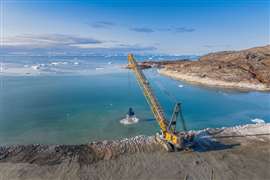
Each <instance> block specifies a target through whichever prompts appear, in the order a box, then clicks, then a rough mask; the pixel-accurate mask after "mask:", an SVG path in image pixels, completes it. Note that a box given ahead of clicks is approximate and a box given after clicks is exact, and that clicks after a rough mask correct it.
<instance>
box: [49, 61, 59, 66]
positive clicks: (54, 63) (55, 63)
mask: <svg viewBox="0 0 270 180" xmlns="http://www.w3.org/2000/svg"><path fill="white" fill-rule="evenodd" d="M58 64H59V62H52V63H51V65H54V66H57V65H58Z"/></svg>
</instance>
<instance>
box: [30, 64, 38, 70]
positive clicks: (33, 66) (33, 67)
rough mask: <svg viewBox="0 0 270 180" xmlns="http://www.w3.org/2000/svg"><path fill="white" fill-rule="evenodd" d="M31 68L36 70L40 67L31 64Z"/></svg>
mask: <svg viewBox="0 0 270 180" xmlns="http://www.w3.org/2000/svg"><path fill="white" fill-rule="evenodd" d="M31 68H32V69H34V70H38V69H39V68H40V65H32V66H31Z"/></svg>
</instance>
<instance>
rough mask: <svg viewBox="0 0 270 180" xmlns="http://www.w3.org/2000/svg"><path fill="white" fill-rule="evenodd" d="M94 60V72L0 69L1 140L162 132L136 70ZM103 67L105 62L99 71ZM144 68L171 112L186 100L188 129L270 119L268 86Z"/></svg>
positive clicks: (77, 139) (66, 140)
mask: <svg viewBox="0 0 270 180" xmlns="http://www.w3.org/2000/svg"><path fill="white" fill-rule="evenodd" d="M79 60H80V59H79ZM79 60H78V59H76V61H79ZM94 60H95V63H94V64H96V65H95V66H91V67H93V68H92V71H91V70H89V71H90V72H93V73H89V74H87V75H74V74H72V75H67V74H65V75H51V76H17V77H8V76H0V78H1V84H0V85H1V88H0V144H24V143H46V144H56V143H57V144H59V143H60V144H74V143H76V144H78V143H86V142H89V141H92V140H100V139H114V138H120V137H129V136H134V135H139V134H146V135H150V134H155V132H156V131H158V130H159V127H158V125H157V123H156V121H155V120H154V119H153V116H152V114H151V112H150V109H149V107H148V105H147V103H146V101H145V99H144V97H143V95H142V92H141V90H140V89H139V87H138V85H137V82H136V80H135V78H134V76H133V74H132V73H129V72H128V70H125V69H122V68H121V67H120V65H122V64H123V63H124V62H125V61H124V59H122V60H121V61H119V62H116V61H114V59H104V58H103V59H102V58H101V60H100V61H97V60H96V59H94ZM107 61H108V62H110V61H112V62H113V64H114V65H115V66H113V68H111V64H107ZM106 64H107V65H106ZM82 66H83V65H82ZM96 67H102V68H104V69H99V70H98V73H96V71H97V70H95V68H96ZM145 73H146V76H147V78H148V79H149V81H150V83H151V86H152V87H153V89H154V91H155V93H156V95H157V97H158V99H159V100H160V103H161V105H162V106H163V108H164V110H165V113H166V115H167V117H168V118H169V117H170V115H171V113H172V108H173V105H174V104H173V103H174V101H175V100H178V101H180V102H181V103H182V105H183V106H182V108H183V115H184V119H185V120H186V124H187V127H188V128H189V129H202V128H207V127H223V126H233V125H238V124H246V123H253V122H252V121H251V120H252V119H255V118H259V119H263V120H265V121H266V122H270V95H269V93H262V92H237V91H223V90H220V89H213V88H212V89H211V88H205V87H199V86H194V85H188V84H186V83H183V82H179V81H175V80H171V79H169V78H167V77H162V76H160V75H159V74H157V72H156V70H155V69H151V70H146V72H145ZM179 85H180V86H179ZM168 94H169V95H168ZM173 96H175V97H173ZM129 107H132V108H133V109H134V111H135V114H136V116H137V117H138V118H139V119H140V121H139V123H137V124H133V125H129V126H125V125H123V124H121V123H119V120H121V119H123V118H124V117H125V116H126V113H127V111H128V108H129Z"/></svg>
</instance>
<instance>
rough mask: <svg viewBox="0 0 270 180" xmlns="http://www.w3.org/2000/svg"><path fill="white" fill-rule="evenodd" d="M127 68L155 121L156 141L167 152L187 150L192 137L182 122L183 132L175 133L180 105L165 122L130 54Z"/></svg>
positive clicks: (161, 110)
mask: <svg viewBox="0 0 270 180" xmlns="http://www.w3.org/2000/svg"><path fill="white" fill-rule="evenodd" d="M128 68H129V69H131V70H132V71H133V72H134V74H135V76H136V79H137V81H138V84H139V86H140V88H141V89H142V91H143V93H144V96H145V98H146V100H147V102H148V104H149V106H150V108H151V110H152V112H153V114H154V117H155V119H156V120H157V122H158V124H159V126H160V129H161V134H157V136H156V139H157V141H158V142H159V143H161V144H162V145H163V146H164V147H165V148H166V150H167V151H172V150H181V149H188V148H189V147H190V146H192V141H193V137H194V135H193V134H192V133H188V132H186V127H185V123H184V120H183V119H181V120H182V125H183V128H184V131H183V132H176V119H177V116H178V114H179V113H181V107H180V103H176V105H175V107H174V111H173V115H172V118H171V120H170V122H168V121H167V120H166V117H165V115H164V112H163V109H162V107H161V106H160V104H159V102H158V100H157V98H156V97H155V95H154V93H153V91H152V90H151V87H150V85H149V82H148V81H147V79H146V77H145V76H144V74H143V72H142V68H141V67H140V66H139V65H138V63H137V62H136V60H135V59H134V57H133V55H132V54H129V55H128Z"/></svg>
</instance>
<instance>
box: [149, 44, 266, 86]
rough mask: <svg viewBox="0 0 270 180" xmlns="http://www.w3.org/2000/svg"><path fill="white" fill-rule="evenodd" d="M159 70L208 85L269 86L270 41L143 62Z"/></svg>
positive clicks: (162, 72) (172, 75) (165, 73)
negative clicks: (184, 57) (195, 57)
mask: <svg viewBox="0 0 270 180" xmlns="http://www.w3.org/2000/svg"><path fill="white" fill-rule="evenodd" d="M147 64H151V65H157V66H159V67H161V68H162V69H160V73H161V74H163V75H166V76H170V77H172V78H175V79H179V80H184V81H187V82H191V83H198V84H202V85H208V86H221V87H228V88H240V89H251V90H259V91H269V90H270V45H268V46H264V47H257V48H251V49H247V50H242V51H224V52H217V53H210V54H207V55H205V56H202V57H200V58H199V60H198V61H189V60H184V61H172V62H169V61H166V62H158V63H156V62H145V65H147Z"/></svg>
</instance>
